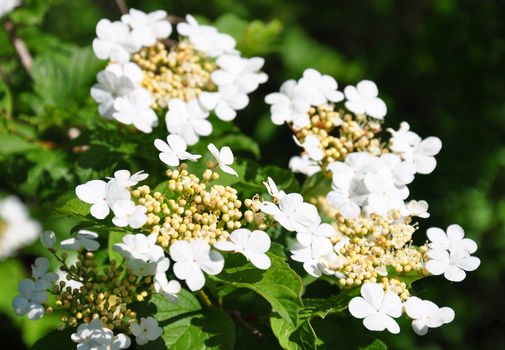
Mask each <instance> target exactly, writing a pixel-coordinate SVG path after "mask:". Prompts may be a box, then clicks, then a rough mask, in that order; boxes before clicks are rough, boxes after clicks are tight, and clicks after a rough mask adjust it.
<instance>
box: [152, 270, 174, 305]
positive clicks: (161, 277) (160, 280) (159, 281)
mask: <svg viewBox="0 0 505 350" xmlns="http://www.w3.org/2000/svg"><path fill="white" fill-rule="evenodd" d="M153 284H154V290H155V291H156V293H158V294H161V295H163V296H164V297H165V298H166V299H168V300H170V301H171V302H174V303H175V302H177V294H178V293H179V292H180V291H181V284H180V283H179V281H176V280H171V281H169V280H168V279H167V275H166V274H165V273H158V274H156V275H155V276H154V279H153Z"/></svg>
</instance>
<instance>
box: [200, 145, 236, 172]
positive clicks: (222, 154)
mask: <svg viewBox="0 0 505 350" xmlns="http://www.w3.org/2000/svg"><path fill="white" fill-rule="evenodd" d="M207 148H208V149H209V151H210V153H211V154H212V155H213V156H214V158H215V159H216V161H217V163H218V165H219V168H220V169H221V170H222V171H224V172H225V173H227V174H230V175H235V176H237V177H238V174H237V172H236V171H235V170H234V169H233V168H232V167H230V165H232V164H233V161H234V157H233V152H232V151H231V149H230V147H226V146H225V147H222V148H221V149H220V150H218V149H217V147H216V146H214V144H213V143H210V144H209V145H208V146H207Z"/></svg>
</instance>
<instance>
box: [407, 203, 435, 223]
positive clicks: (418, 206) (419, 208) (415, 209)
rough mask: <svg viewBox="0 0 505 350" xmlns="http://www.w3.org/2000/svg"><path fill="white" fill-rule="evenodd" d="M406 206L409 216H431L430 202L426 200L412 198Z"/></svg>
mask: <svg viewBox="0 0 505 350" xmlns="http://www.w3.org/2000/svg"><path fill="white" fill-rule="evenodd" d="M405 207H406V209H407V211H408V215H409V216H418V217H420V218H423V219H426V218H429V217H430V213H428V202H426V201H422V200H421V201H416V200H411V201H409V202H408V203H407V204H406V206H405Z"/></svg>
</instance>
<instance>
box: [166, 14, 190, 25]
mask: <svg viewBox="0 0 505 350" xmlns="http://www.w3.org/2000/svg"><path fill="white" fill-rule="evenodd" d="M167 21H169V22H170V23H172V24H177V23H181V22H185V21H186V20H185V19H184V18H182V17H179V16H173V15H169V16H167Z"/></svg>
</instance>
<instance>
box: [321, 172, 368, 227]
mask: <svg viewBox="0 0 505 350" xmlns="http://www.w3.org/2000/svg"><path fill="white" fill-rule="evenodd" d="M339 164H341V168H342V169H341V171H338V172H337V171H333V177H332V191H331V192H329V193H328V195H327V196H326V198H327V200H328V203H329V204H330V205H331V206H332V207H333V208H335V209H337V210H338V211H339V212H340V214H342V216H343V217H344V218H346V219H352V218H355V217H357V216H358V215H359V214H360V213H361V207H360V205H361V204H363V193H364V190H363V185H362V183H361V182H360V180H359V179H357V178H354V177H353V176H354V172H353V171H352V169H351V168H349V167H348V166H347V165H345V164H343V163H339ZM336 165H337V164H335V163H334V164H333V167H334V168H335V167H336Z"/></svg>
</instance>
